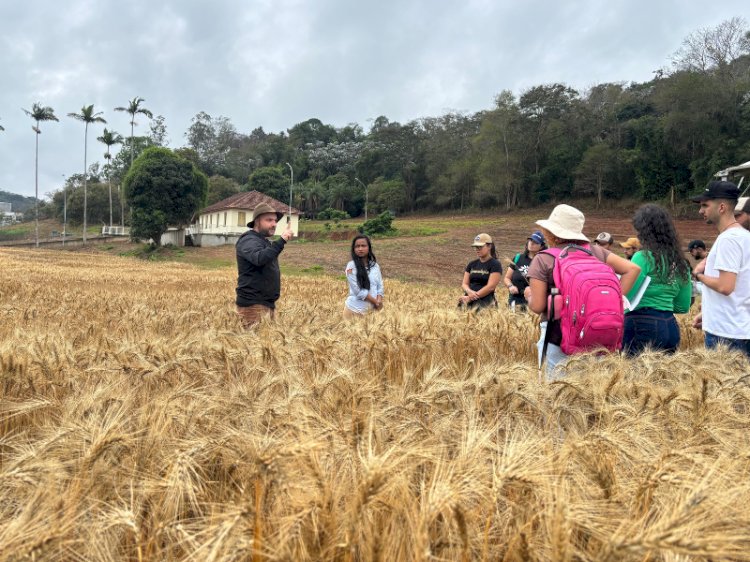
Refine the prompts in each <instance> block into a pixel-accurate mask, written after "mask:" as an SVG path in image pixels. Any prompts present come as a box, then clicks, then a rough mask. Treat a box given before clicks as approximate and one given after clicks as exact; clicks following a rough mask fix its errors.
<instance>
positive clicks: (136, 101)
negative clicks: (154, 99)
mask: <svg viewBox="0 0 750 562" xmlns="http://www.w3.org/2000/svg"><path fill="white" fill-rule="evenodd" d="M144 101H146V100H144V99H143V98H139V97H137V96H136V97H134V98H133V99H132V100H130V103H129V104H128V107H115V111H126V112H127V113H130V165H131V166H132V165H133V151H134V150H135V145H133V127H135V126H136V122H135V116H136V115H137V114H138V113H141V114H143V115H145V116H146V117H148V118H149V119H151V118H152V117H153V116H154V114H153V113H151V112H150V111H149V110H148V109H146V108H145V107H141V102H144Z"/></svg>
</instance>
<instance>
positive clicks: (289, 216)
mask: <svg viewBox="0 0 750 562" xmlns="http://www.w3.org/2000/svg"><path fill="white" fill-rule="evenodd" d="M286 165H287V166H288V167H289V173H290V174H291V175H292V180H291V181H290V182H289V214H288V215H287V217H286V222H288V223H291V222H292V188H293V187H294V168H292V165H291V164H290V163H289V162H286Z"/></svg>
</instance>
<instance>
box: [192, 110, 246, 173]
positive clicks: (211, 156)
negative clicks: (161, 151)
mask: <svg viewBox="0 0 750 562" xmlns="http://www.w3.org/2000/svg"><path fill="white" fill-rule="evenodd" d="M185 136H186V137H187V141H188V146H189V147H190V148H192V149H193V150H195V151H196V153H197V154H198V157H199V161H200V167H201V169H202V170H203V171H204V172H205V173H206V174H209V175H216V174H219V173H221V172H223V171H224V168H225V166H226V161H227V155H228V154H229V151H230V150H231V149H232V147H233V146H234V145H235V144H236V143H237V138H238V135H237V130H236V129H235V127H234V125H233V124H232V122H231V121H230V120H229V118H228V117H222V116H220V117H216V118H214V117H211V116H210V115H209V114H208V113H206V112H205V111H201V112H199V113H198V114H196V116H195V117H193V119H192V120H191V123H190V127H189V128H188V130H187V132H186V133H185Z"/></svg>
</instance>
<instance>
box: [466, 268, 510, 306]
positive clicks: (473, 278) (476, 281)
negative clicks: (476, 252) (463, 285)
mask: <svg viewBox="0 0 750 562" xmlns="http://www.w3.org/2000/svg"><path fill="white" fill-rule="evenodd" d="M464 271H466V273H468V274H469V288H470V289H471V290H472V291H478V290H479V289H481V288H483V287H485V286H486V285H487V283H489V281H490V275H491V274H493V273H499V274H501V275H502V273H503V266H502V265H500V262H499V261H497V260H496V259H495V258H490V259H488V260H487V261H486V262H484V263H482V260H478V259H477V260H474V261H473V262H470V263H469V265H467V266H466V269H465V270H464ZM479 302H480V303H481V304H490V303H494V302H495V291H492V292H491V293H490V294H489V295H487V296H485V297H482V298H481V299H479Z"/></svg>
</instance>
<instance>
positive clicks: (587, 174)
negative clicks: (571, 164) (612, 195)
mask: <svg viewBox="0 0 750 562" xmlns="http://www.w3.org/2000/svg"><path fill="white" fill-rule="evenodd" d="M616 167H617V154H616V152H615V151H614V150H612V148H611V147H610V146H608V145H607V144H606V143H604V142H600V143H598V144H595V145H593V146H590V147H589V148H588V150H586V152H585V153H584V155H583V159H582V160H581V163H580V164H578V167H577V168H576V172H575V173H576V183H575V188H576V190H577V192H578V193H581V194H593V195H594V196H595V197H596V206H597V208H599V207H601V205H602V197H603V196H604V193H605V192H606V191H607V185H608V184H609V183H610V182H611V180H612V178H613V177H614V175H615V170H616Z"/></svg>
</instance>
